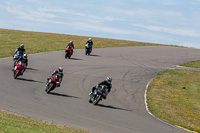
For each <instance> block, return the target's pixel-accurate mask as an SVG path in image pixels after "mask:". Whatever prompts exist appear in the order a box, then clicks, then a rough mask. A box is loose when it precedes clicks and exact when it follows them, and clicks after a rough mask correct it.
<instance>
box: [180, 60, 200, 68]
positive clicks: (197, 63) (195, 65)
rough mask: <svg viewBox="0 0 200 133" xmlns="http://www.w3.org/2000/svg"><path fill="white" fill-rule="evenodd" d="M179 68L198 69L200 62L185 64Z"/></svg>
mask: <svg viewBox="0 0 200 133" xmlns="http://www.w3.org/2000/svg"><path fill="white" fill-rule="evenodd" d="M180 66H184V67H193V68H200V60H198V61H191V62H188V63H185V64H182V65H180Z"/></svg>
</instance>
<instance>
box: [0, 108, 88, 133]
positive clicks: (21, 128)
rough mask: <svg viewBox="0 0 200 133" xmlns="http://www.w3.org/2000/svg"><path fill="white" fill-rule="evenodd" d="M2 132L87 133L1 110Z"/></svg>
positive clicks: (0, 130)
mask: <svg viewBox="0 0 200 133" xmlns="http://www.w3.org/2000/svg"><path fill="white" fill-rule="evenodd" d="M0 133H87V132H86V131H83V130H77V129H72V128H68V127H64V126H58V125H54V124H51V123H47V122H42V121H38V120H33V119H31V118H26V117H23V116H19V115H13V114H9V113H5V112H2V111H0Z"/></svg>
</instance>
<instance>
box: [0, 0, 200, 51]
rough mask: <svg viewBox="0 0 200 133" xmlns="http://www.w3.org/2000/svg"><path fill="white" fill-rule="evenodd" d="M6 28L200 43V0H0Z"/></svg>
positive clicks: (2, 25) (1, 20) (191, 44)
mask: <svg viewBox="0 0 200 133" xmlns="http://www.w3.org/2000/svg"><path fill="white" fill-rule="evenodd" d="M0 28H3V29H16V30H26V31H38V32H51V33H60V34H72V35H81V36H91V37H103V38H113V39H122V40H132V41H142V42H151V43H162V44H173V45H181V46H187V47H195V48H200V0H0Z"/></svg>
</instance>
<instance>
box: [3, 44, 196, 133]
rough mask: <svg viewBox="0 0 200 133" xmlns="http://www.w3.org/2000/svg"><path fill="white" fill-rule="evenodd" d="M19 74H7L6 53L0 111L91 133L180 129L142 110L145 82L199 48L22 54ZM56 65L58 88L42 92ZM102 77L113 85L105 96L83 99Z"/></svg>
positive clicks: (169, 132) (9, 66) (8, 60)
mask: <svg viewBox="0 0 200 133" xmlns="http://www.w3.org/2000/svg"><path fill="white" fill-rule="evenodd" d="M28 58H29V66H28V69H27V70H26V72H25V73H24V75H23V76H21V77H19V78H18V79H14V78H13V73H12V71H11V69H12V66H13V60H12V58H11V57H8V58H1V59H0V75H1V77H0V79H1V80H0V92H1V93H0V110H4V111H8V112H11V113H16V114H20V115H24V116H27V117H31V118H34V119H39V120H45V121H49V122H53V123H55V124H60V125H67V126H70V127H74V128H79V129H84V130H87V131H94V132H97V133H184V132H187V131H184V130H183V129H179V128H177V127H174V126H171V125H168V124H166V123H164V122H161V121H159V120H157V119H156V118H154V117H152V116H151V115H149V114H148V112H147V111H146V109H145V102H144V93H145V88H146V85H147V83H148V82H149V81H150V80H151V79H152V78H154V77H155V76H156V75H157V74H158V73H159V72H161V71H163V70H165V69H168V68H170V67H172V66H174V65H179V64H182V63H185V62H189V61H194V60H199V59H200V50H197V49H190V48H178V47H165V46H160V47H157V46H138V47H120V48H98V49H93V53H92V55H91V56H85V55H84V50H81V49H77V50H74V55H73V56H72V58H71V59H64V51H57V52H45V53H39V54H33V55H28ZM59 66H62V67H63V69H64V78H63V82H62V84H61V86H60V87H59V88H56V89H55V90H54V91H52V93H51V94H46V92H45V86H46V78H47V77H49V76H50V74H51V73H52V72H53V71H54V70H55V69H57V68H58V67H59ZM107 76H112V78H113V82H112V84H113V88H112V89H111V93H110V94H109V95H108V97H107V99H106V100H103V101H100V102H99V105H97V106H94V105H92V104H90V103H88V97H89V96H88V94H89V92H90V91H91V88H92V87H93V86H95V85H96V84H97V83H98V82H100V81H102V80H104V79H105V78H106V77H107Z"/></svg>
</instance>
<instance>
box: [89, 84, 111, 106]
mask: <svg viewBox="0 0 200 133" xmlns="http://www.w3.org/2000/svg"><path fill="white" fill-rule="evenodd" d="M107 95H108V89H107V86H106V85H101V86H99V87H98V88H97V89H95V91H94V93H92V92H91V93H90V94H89V103H92V104H93V105H97V104H98V103H99V101H100V100H102V99H106V96H107Z"/></svg>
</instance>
